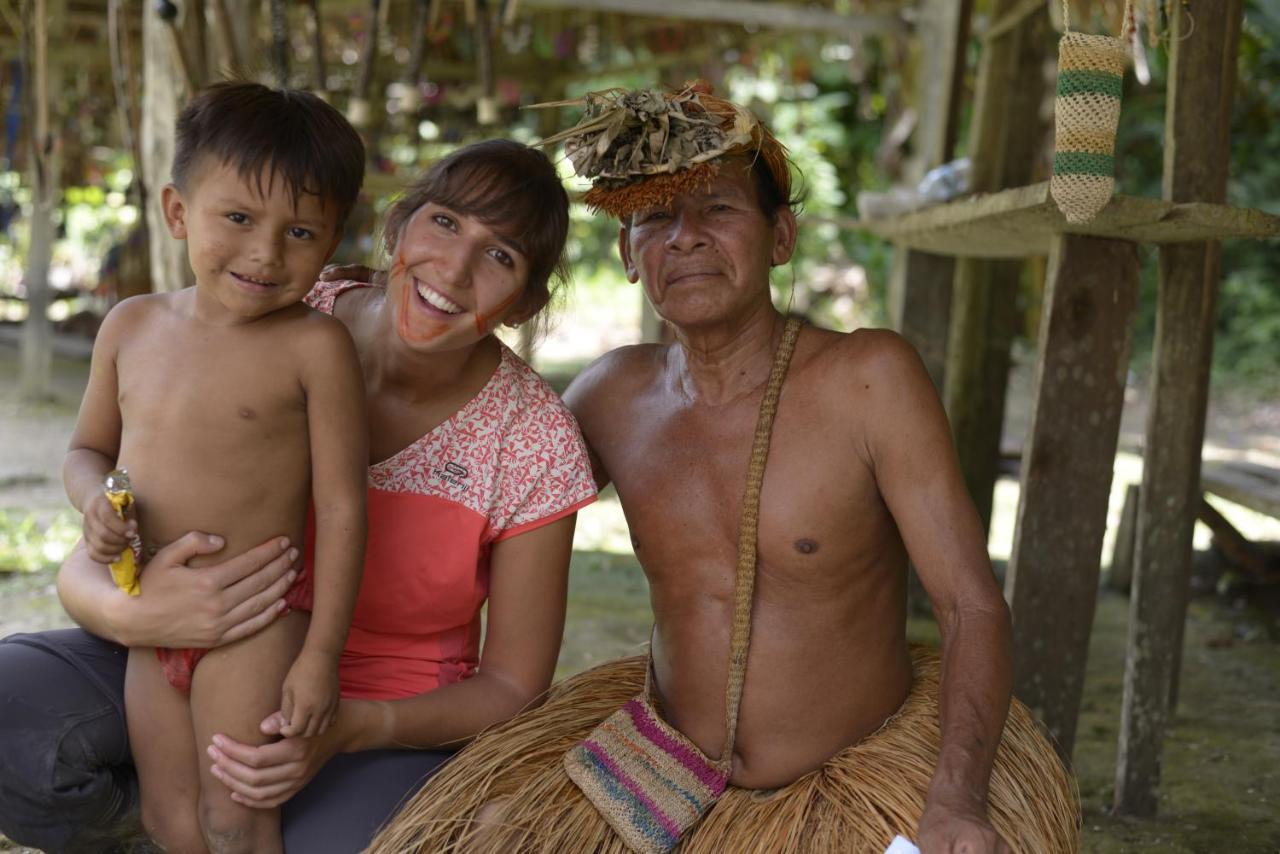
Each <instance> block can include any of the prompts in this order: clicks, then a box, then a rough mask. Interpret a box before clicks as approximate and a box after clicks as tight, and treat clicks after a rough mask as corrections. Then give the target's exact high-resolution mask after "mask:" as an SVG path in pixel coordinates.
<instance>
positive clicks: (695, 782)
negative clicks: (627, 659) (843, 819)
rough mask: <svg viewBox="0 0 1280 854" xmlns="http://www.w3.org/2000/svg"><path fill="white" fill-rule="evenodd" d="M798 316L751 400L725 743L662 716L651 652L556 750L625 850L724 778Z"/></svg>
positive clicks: (655, 848) (656, 852)
mask: <svg viewBox="0 0 1280 854" xmlns="http://www.w3.org/2000/svg"><path fill="white" fill-rule="evenodd" d="M800 326H801V321H800V320H799V319H798V318H794V317H793V318H789V319H788V320H787V325H786V328H785V329H784V331H783V334H782V341H781V343H779V345H778V350H777V352H776V354H775V355H774V360H773V368H772V370H771V371H770V372H769V384H768V386H767V387H766V388H765V393H764V400H763V401H761V404H760V417H759V419H758V420H757V422H756V433H755V439H754V441H753V443H752V447H751V463H750V465H749V467H748V469H747V490H746V493H745V494H744V495H743V498H742V519H741V522H740V524H739V526H738V572H737V576H736V578H735V579H734V588H733V596H734V608H733V634H732V636H731V641H730V645H729V679H728V684H727V686H726V687H725V745H724V749H723V750H722V751H721V752H720V758H719V759H711V758H709V757H708V756H707V755H706V754H705V753H703V752H702V751H701V750H699V749H698V746H697V745H695V744H694V743H693V742H692V741H690V740H689V739H688V738H686V737H685V736H684V734H683V733H681V732H680V731H679V730H677V729H676V728H675V727H673V726H672V725H671V724H669V723H667V722H666V721H665V720H663V718H662V715H661V713H660V712H659V710H658V708H657V706H656V704H655V703H654V702H653V700H652V696H653V691H652V690H651V689H652V687H653V659H652V658H650V660H649V663H648V670H647V674H646V676H645V685H644V691H643V692H642V693H641V694H639V695H638V696H636V697H635V698H633V699H632V700H630V701H628V702H627V703H626V704H625V705H623V707H622V708H621V709H619V710H618V711H616V712H614V713H613V714H612V715H610V716H609V717H608V718H606V719H605V721H604V722H603V723H601V724H600V725H599V726H598V727H596V728H595V729H594V730H592V732H591V734H590V735H589V736H587V737H586V738H585V739H583V740H582V741H580V742H579V743H578V744H576V745H574V746H573V747H572V748H571V749H570V750H569V752H568V753H566V754H565V756H564V767H565V770H566V771H567V772H568V774H569V778H570V779H571V780H573V782H574V783H575V784H576V785H577V786H578V788H579V789H581V790H582V792H583V794H584V795H586V796H587V799H588V800H590V801H591V803H592V804H593V805H595V808H596V809H597V810H599V812H600V815H601V816H602V817H603V818H604V820H605V821H606V822H608V823H609V826H610V827H612V828H613V829H614V831H615V832H616V833H617V834H618V836H620V837H621V838H622V840H623V842H625V843H626V844H627V847H629V848H630V849H631V850H632V851H639V852H645V854H662V852H666V851H670V850H671V849H672V848H674V847H675V846H676V845H678V844H679V843H680V838H681V837H682V836H683V835H684V834H685V832H686V831H688V830H689V829H690V828H692V827H693V826H694V825H695V824H697V823H698V821H699V820H700V819H701V818H702V816H703V814H705V813H706V811H707V810H708V809H710V808H711V806H712V804H714V803H715V802H716V801H717V800H719V799H720V796H721V795H722V794H724V790H725V788H726V787H727V786H728V785H729V772H730V770H731V768H732V765H733V744H734V737H735V735H736V733H737V729H738V706H739V703H740V702H741V700H742V685H743V682H744V681H745V679H746V670H747V649H748V647H749V645H750V641H751V602H752V596H753V595H754V589H755V576H756V528H757V524H758V522H759V518H760V485H761V483H762V482H763V481H764V466H765V461H766V459H767V457H768V454H769V438H770V436H771V435H772V433H773V417H774V415H775V414H776V413H777V410H778V396H779V395H780V394H781V392H782V381H783V380H784V379H785V378H786V375H787V366H788V365H789V364H790V362H791V354H792V352H793V351H794V350H795V343H796V338H797V337H798V336H799V334H800Z"/></svg>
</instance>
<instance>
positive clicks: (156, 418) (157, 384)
mask: <svg viewBox="0 0 1280 854" xmlns="http://www.w3.org/2000/svg"><path fill="white" fill-rule="evenodd" d="M176 338H177V337H176V336H161V340H159V341H153V342H148V343H142V342H139V343H137V344H131V345H128V346H125V347H122V348H121V351H120V353H119V355H118V357H117V363H116V376H117V384H118V399H119V405H120V413H121V416H122V418H123V420H124V429H125V431H126V432H128V431H130V430H138V431H142V432H143V433H145V434H148V435H151V436H159V435H165V434H172V433H174V432H176V433H179V434H184V435H188V436H191V435H201V436H209V437H214V438H215V439H219V440H229V441H239V440H243V439H246V438H250V437H255V436H257V437H262V438H272V437H276V436H278V435H280V434H282V433H288V432H290V431H293V430H297V429H305V425H306V395H305V393H304V390H303V386H302V382H301V379H300V376H301V374H300V370H299V366H298V365H297V364H296V360H295V358H293V356H292V354H291V352H290V350H289V348H288V347H287V346H283V345H281V344H280V342H276V344H275V345H274V346H273V345H272V343H271V341H270V339H269V338H268V337H267V336H252V335H239V336H234V335H233V336H207V337H202V336H197V335H191V336H186V337H185V338H184V339H183V340H176Z"/></svg>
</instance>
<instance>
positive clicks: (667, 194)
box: [582, 161, 720, 219]
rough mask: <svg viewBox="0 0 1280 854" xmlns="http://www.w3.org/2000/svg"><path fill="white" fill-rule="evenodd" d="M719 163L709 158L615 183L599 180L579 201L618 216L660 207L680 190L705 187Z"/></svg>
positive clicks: (594, 209) (712, 177) (716, 171)
mask: <svg viewBox="0 0 1280 854" xmlns="http://www.w3.org/2000/svg"><path fill="white" fill-rule="evenodd" d="M719 172H720V164H718V163H713V162H711V161H708V162H706V163H698V164H696V165H694V166H690V167H689V168H688V169H681V170H680V171H679V172H667V173H664V174H660V175H650V176H648V177H645V178H642V179H639V180H635V181H629V182H627V183H625V184H622V185H621V186H618V187H612V188H609V187H605V186H604V184H603V183H602V182H599V181H597V182H596V185H595V186H594V187H592V188H591V189H590V190H588V191H587V194H586V195H585V196H583V197H582V201H583V202H585V203H586V205H587V207H589V208H591V210H593V211H596V212H604V213H607V214H608V215H609V216H612V217H617V218H618V219H626V218H627V217H629V216H631V215H632V214H633V213H635V212H636V211H643V210H648V209H649V208H656V207H661V206H662V205H667V204H670V203H671V200H672V199H674V198H675V197H676V196H678V195H680V194H681V193H692V192H695V191H697V190H705V189H706V188H707V187H710V186H711V183H712V182H713V181H715V179H716V175H717V174H719Z"/></svg>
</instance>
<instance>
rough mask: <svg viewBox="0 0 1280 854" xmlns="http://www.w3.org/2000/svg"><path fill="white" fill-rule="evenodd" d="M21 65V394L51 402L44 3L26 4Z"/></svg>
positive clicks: (52, 195)
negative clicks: (24, 235) (24, 204)
mask: <svg viewBox="0 0 1280 854" xmlns="http://www.w3.org/2000/svg"><path fill="white" fill-rule="evenodd" d="M24 12H26V13H27V14H26V15H25V16H24V17H25V18H26V21H27V23H26V26H25V27H23V54H24V58H25V60H26V62H24V63H23V65H24V67H25V73H26V74H27V75H28V77H27V79H28V80H30V81H31V83H30V89H29V92H28V96H27V99H26V100H27V105H28V109H27V110H26V111H25V112H26V114H27V123H28V130H29V135H28V137H27V139H28V158H27V159H28V164H29V165H28V170H27V171H28V174H29V175H30V180H31V221H30V225H31V230H30V234H29V240H28V244H27V258H26V262H27V263H26V271H25V275H24V276H23V279H24V281H25V283H26V286H27V319H26V320H25V321H24V322H23V324H22V367H21V373H20V379H19V389H20V394H21V395H22V397H23V398H24V399H26V400H33V401H40V400H45V399H47V398H48V397H49V393H50V383H51V380H52V378H53V325H52V324H51V323H50V322H49V266H50V264H51V262H52V260H53V241H54V222H53V215H54V212H55V211H56V210H57V207H58V191H59V190H58V184H59V183H60V182H59V180H58V179H59V175H58V173H59V171H60V169H59V163H58V156H57V148H56V146H55V138H54V135H53V134H52V132H51V128H50V122H49V89H50V85H49V77H50V73H49V72H50V69H49V55H48V52H49V10H48V3H47V2H46V0H33V2H30V3H29V4H24Z"/></svg>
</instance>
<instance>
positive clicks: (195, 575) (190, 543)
mask: <svg viewBox="0 0 1280 854" xmlns="http://www.w3.org/2000/svg"><path fill="white" fill-rule="evenodd" d="M299 554H300V550H299V547H297V546H294V545H293V544H292V543H290V542H289V541H288V540H287V539H286V538H285V537H279V536H277V537H272V538H270V539H269V540H268V541H266V542H263V543H260V544H258V545H257V546H255V547H254V548H251V549H249V550H248V551H245V552H243V553H241V554H228V553H227V552H226V550H225V545H224V541H223V540H222V539H221V538H218V537H212V536H210V535H208V534H204V533H198V532H190V533H188V534H186V535H184V536H182V537H180V538H179V539H178V540H176V541H175V542H173V543H171V544H169V545H168V546H166V547H165V548H163V549H160V551H158V552H157V553H156V555H155V557H154V558H153V559H152V560H151V562H150V563H149V564H148V565H147V567H146V571H145V572H144V573H143V576H142V595H140V596H137V597H129V601H128V602H126V603H124V605H125V606H127V607H128V609H129V610H128V612H127V613H126V614H123V615H122V616H123V621H122V628H121V632H120V634H121V636H122V637H121V639H122V640H124V641H126V642H127V644H128V645H129V646H165V647H174V648H188V647H189V648H196V649H208V648H212V647H216V646H222V645H223V644H228V643H232V642H234V641H237V640H241V639H242V638H246V637H248V636H250V635H252V634H254V633H255V632H257V631H259V630H261V629H263V628H265V627H266V626H267V625H269V624H270V623H271V622H272V621H273V620H275V619H276V618H277V617H279V616H280V614H281V613H283V612H284V598H283V597H284V594H285V592H286V591H287V590H288V589H289V587H290V586H291V585H292V584H293V582H294V580H295V578H296V577H297V570H296V567H297V566H298V565H299V564H300V561H299V559H298V558H299ZM201 557H204V558H207V559H213V560H216V561H217V563H215V564H212V565H208V566H205V567H203V568H201V569H200V570H199V571H198V572H197V571H193V570H192V569H191V567H190V566H189V564H190V563H191V562H192V561H193V560H196V559H197V558H201ZM71 559H76V558H75V556H74V555H73V556H72V558H71Z"/></svg>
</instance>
